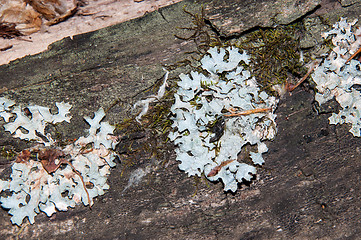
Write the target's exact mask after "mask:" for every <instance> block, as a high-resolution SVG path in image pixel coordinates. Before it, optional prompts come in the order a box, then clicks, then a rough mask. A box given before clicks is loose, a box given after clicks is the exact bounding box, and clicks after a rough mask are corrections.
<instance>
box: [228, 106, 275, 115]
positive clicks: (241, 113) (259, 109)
mask: <svg viewBox="0 0 361 240" xmlns="http://www.w3.org/2000/svg"><path fill="white" fill-rule="evenodd" d="M271 110H272V108H271V107H269V108H256V109H251V110H246V111H243V112H238V113H235V112H234V111H232V110H230V112H231V113H230V114H223V116H225V117H238V116H244V115H249V114H254V113H263V112H269V111H271Z"/></svg>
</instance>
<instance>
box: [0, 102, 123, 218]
mask: <svg viewBox="0 0 361 240" xmlns="http://www.w3.org/2000/svg"><path fill="white" fill-rule="evenodd" d="M0 101H2V102H0V104H2V105H1V106H2V109H0V113H2V112H6V113H7V114H10V115H14V114H15V115H16V118H15V120H14V121H12V122H9V121H10V120H9V119H10V118H8V117H7V116H8V115H5V114H2V115H1V116H2V117H3V118H4V120H5V121H6V122H9V123H7V124H6V125H4V127H5V129H6V130H7V131H9V132H10V133H15V134H14V135H13V136H14V137H19V138H21V139H26V140H35V141H37V142H39V143H40V145H38V146H35V147H32V148H30V149H27V150H24V151H23V153H22V154H23V155H21V154H19V156H18V158H17V161H16V162H14V163H13V165H12V173H11V175H10V179H9V180H8V181H4V180H0V192H1V191H6V190H7V191H8V192H9V193H10V195H9V196H7V197H1V198H0V202H1V206H2V207H3V208H5V209H9V214H11V215H12V217H11V221H12V223H13V224H17V225H21V224H22V222H23V220H24V218H28V219H29V222H30V223H31V224H32V223H34V221H35V219H34V218H35V216H36V215H37V214H38V213H40V211H42V212H44V213H46V214H47V215H48V216H51V215H52V214H53V213H55V212H56V210H59V211H67V209H68V208H69V207H75V205H76V204H78V203H80V202H83V204H84V205H92V204H93V198H94V197H96V196H99V195H103V194H104V193H105V190H107V189H109V185H108V184H107V183H106V181H107V177H108V175H109V173H110V168H111V167H113V166H115V162H114V159H115V154H114V153H113V152H112V151H111V149H114V148H115V145H116V144H117V142H116V140H115V138H114V137H113V136H110V134H112V133H113V130H114V127H113V126H111V125H110V124H108V123H106V122H101V121H102V119H103V118H104V116H105V114H104V110H103V109H99V110H98V111H97V112H96V113H95V114H94V117H93V118H89V117H86V118H85V120H86V121H87V122H88V123H89V125H90V128H89V130H88V136H86V137H81V138H79V139H78V140H77V141H75V142H74V143H71V144H69V145H67V146H65V147H64V148H60V147H56V146H55V145H52V144H53V143H54V142H53V141H52V140H50V139H51V136H50V135H49V134H46V133H45V127H46V124H48V123H58V122H62V121H67V122H70V118H71V117H70V116H69V110H70V108H71V105H70V104H67V103H56V105H57V107H58V113H57V114H51V113H50V111H49V109H48V108H45V107H40V106H30V107H27V109H28V111H29V112H28V114H27V115H26V114H25V113H24V112H23V111H21V108H20V107H19V106H15V107H13V109H10V107H11V106H13V105H14V102H12V101H9V100H7V99H5V98H2V99H0ZM4 116H6V117H4ZM20 129H26V130H27V131H28V133H23V132H22V131H21V130H20ZM39 133H40V134H42V135H43V136H46V138H47V139H48V140H49V141H44V140H43V139H42V138H40V137H39V136H38V134H39ZM45 145H46V147H45ZM89 145H92V148H87V146H89ZM26 151H27V152H26ZM39 151H48V153H49V154H48V155H49V157H48V158H47V159H45V163H51V164H54V165H57V164H59V162H60V160H61V159H62V158H63V157H66V156H67V157H68V159H67V161H68V162H69V163H70V164H71V165H72V166H73V167H74V169H73V168H72V167H71V166H70V165H69V164H67V165H64V167H60V164H59V166H57V167H56V168H54V172H51V173H49V172H48V169H46V167H45V165H43V161H44V159H40V155H39ZM25 153H29V154H28V156H27V155H26V154H25ZM30 153H37V156H36V157H30ZM52 153H53V155H51V154H52ZM54 154H58V155H54ZM76 171H77V172H78V174H80V175H81V177H82V179H81V178H80V176H79V175H78V174H77V173H76ZM82 180H83V181H84V184H83V181H82ZM85 185H86V189H85ZM88 194H89V196H88ZM88 197H89V198H88ZM89 200H90V201H91V202H89Z"/></svg>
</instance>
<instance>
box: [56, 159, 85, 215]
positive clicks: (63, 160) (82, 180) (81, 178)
mask: <svg viewBox="0 0 361 240" xmlns="http://www.w3.org/2000/svg"><path fill="white" fill-rule="evenodd" d="M62 162H64V163H66V164H69V166H70V167H71V168H72V169H73V171H74V172H75V174H76V175H78V176H79V177H80V180H81V182H82V183H83V187H84V190H85V192H86V196H87V197H88V203H89V208H90V209H92V206H91V202H90V196H89V192H88V189H87V188H86V186H85V182H84V179H83V176H82V175H81V174H80V172H78V170H76V169H75V167H74V166H73V164H71V163H70V162H69V161H68V160H65V159H62Z"/></svg>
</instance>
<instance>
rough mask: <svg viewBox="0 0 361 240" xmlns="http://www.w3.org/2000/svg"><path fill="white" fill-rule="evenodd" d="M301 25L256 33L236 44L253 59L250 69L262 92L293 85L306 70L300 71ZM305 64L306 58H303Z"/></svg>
mask: <svg viewBox="0 0 361 240" xmlns="http://www.w3.org/2000/svg"><path fill="white" fill-rule="evenodd" d="M302 31H303V26H302V23H294V24H291V25H287V26H279V27H277V28H275V29H271V28H267V29H257V30H255V31H253V32H251V33H249V34H247V36H245V37H244V38H242V39H241V40H239V41H237V42H236V44H235V45H236V46H237V47H239V48H242V49H245V50H247V52H248V53H249V54H250V55H251V56H252V63H251V68H252V69H253V71H252V72H253V74H254V76H255V77H256V79H257V81H258V83H259V84H260V85H261V87H262V90H266V91H267V92H268V93H271V92H272V91H273V90H272V86H273V85H276V84H286V83H292V84H295V83H296V82H297V80H298V79H300V78H301V77H302V76H303V75H304V74H306V72H307V69H306V68H305V67H303V65H304V63H302V62H301V61H300V59H301V49H300V41H299V38H300V36H301V34H302ZM303 58H304V61H305V62H307V61H308V59H309V57H308V56H307V54H305V56H304V57H303Z"/></svg>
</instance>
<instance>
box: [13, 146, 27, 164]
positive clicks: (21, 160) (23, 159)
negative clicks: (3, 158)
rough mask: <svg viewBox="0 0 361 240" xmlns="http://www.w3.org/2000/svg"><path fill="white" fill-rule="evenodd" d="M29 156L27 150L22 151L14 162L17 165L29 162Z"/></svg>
mask: <svg viewBox="0 0 361 240" xmlns="http://www.w3.org/2000/svg"><path fill="white" fill-rule="evenodd" d="M30 156H31V152H30V151H29V150H27V149H24V150H23V151H22V152H21V153H20V154H19V155H18V156H17V157H16V160H15V162H17V163H24V162H27V161H29V159H30Z"/></svg>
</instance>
